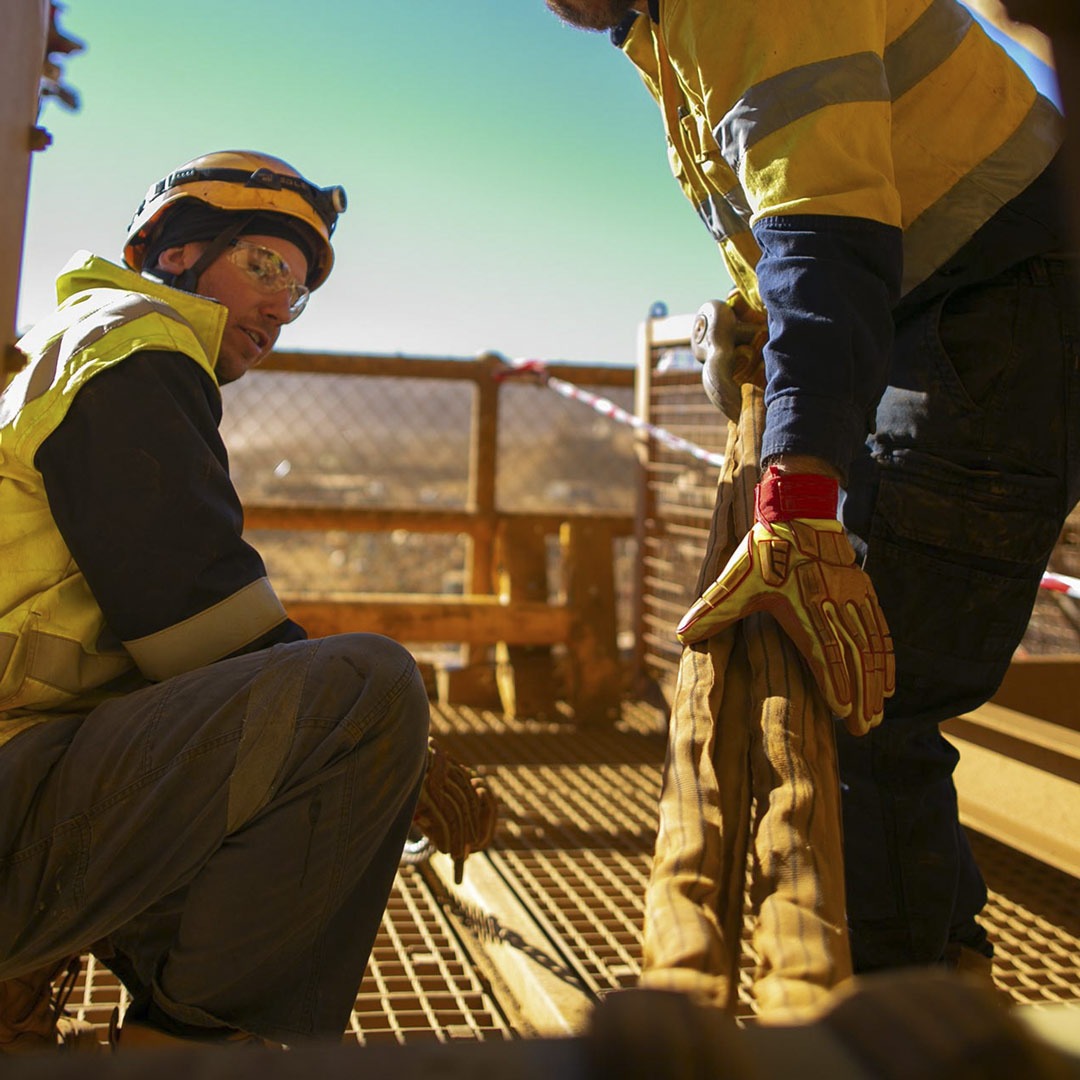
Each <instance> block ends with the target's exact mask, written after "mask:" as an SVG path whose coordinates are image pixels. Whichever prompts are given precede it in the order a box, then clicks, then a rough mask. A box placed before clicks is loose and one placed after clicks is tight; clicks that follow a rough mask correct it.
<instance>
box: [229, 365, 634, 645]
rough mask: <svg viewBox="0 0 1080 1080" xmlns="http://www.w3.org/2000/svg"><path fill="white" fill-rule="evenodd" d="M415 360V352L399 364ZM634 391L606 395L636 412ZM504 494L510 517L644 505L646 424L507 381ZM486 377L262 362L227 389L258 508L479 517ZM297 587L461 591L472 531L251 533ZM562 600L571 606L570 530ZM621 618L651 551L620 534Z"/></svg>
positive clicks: (235, 456) (554, 564)
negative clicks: (476, 454)
mask: <svg viewBox="0 0 1080 1080" xmlns="http://www.w3.org/2000/svg"><path fill="white" fill-rule="evenodd" d="M394 363H401V364H407V363H408V361H406V360H401V361H394V360H389V359H388V361H387V364H388V366H390V365H393V364H394ZM625 377H626V381H627V385H626V386H615V387H604V388H600V389H599V392H600V393H601V394H602V395H603V396H604V397H606V398H607V399H608V400H610V401H611V402H612V403H613V404H615V405H617V406H619V407H621V408H624V409H627V410H629V409H631V408H632V405H633V402H632V397H633V388H632V386H631V385H629V383H630V382H631V373H630V372H626V373H625ZM498 393H499V409H498V429H497V434H496V454H497V468H496V497H495V506H496V508H497V509H498V510H499V511H501V512H511V513H513V512H518V513H544V514H558V513H585V514H588V513H605V514H611V513H616V514H626V515H628V516H629V515H631V514H632V513H633V512H634V506H635V501H636V482H637V481H636V468H637V463H636V458H635V455H634V438H633V434H632V431H631V429H630V428H629V427H628V426H627V425H625V424H619V423H617V422H616V421H614V420H612V419H611V418H609V417H606V416H602V415H600V414H599V413H598V412H596V411H595V410H594V409H592V408H590V407H589V406H588V405H587V404H585V403H583V402H580V401H568V400H567V399H566V398H564V397H561V396H560V395H559V394H557V393H555V392H554V391H552V390H551V389H549V388H547V387H545V386H540V385H536V384H524V383H515V382H513V381H506V382H503V383H500V384H499V388H498ZM476 401H477V384H476V383H475V382H474V381H472V380H471V379H457V378H438V377H433V378H427V377H414V376H409V377H395V376H392V375H382V374H378V375H371V374H356V375H352V374H337V373H325V372H303V371H295V370H293V371H266V370H260V371H253V372H249V373H248V375H246V376H245V378H244V379H243V380H242V381H240V382H238V383H235V384H231V385H230V386H228V387H226V388H225V407H224V419H223V422H222V426H221V430H222V435H223V437H224V439H225V442H226V445H227V447H228V450H229V458H230V466H231V470H232V474H233V479H234V482H235V484H236V487H237V490H238V491H239V493H240V497H241V499H242V500H243V501H244V502H245V503H246V504H248V505H253V504H273V505H306V506H314V507H323V506H325V507H344V508H350V509H353V508H369V509H371V510H373V511H377V510H384V509H397V510H402V509H405V510H420V511H425V510H430V511H464V510H468V509H470V506H469V498H470V467H471V465H472V466H475V462H472V460H471V456H472V454H473V443H474V439H475V432H474V431H473V425H474V423H475V416H474V411H475V406H476ZM247 538H248V539H249V541H250V542H251V543H252V544H253V545H254V546H255V547H256V548H257V549H258V550H259V552H260V553H261V554H262V556H263V559H264V561H265V562H266V566H267V571H268V573H269V575H270V578H271V580H272V581H273V582H274V585H275V587H276V588H277V589H278V590H279V591H280V592H283V593H297V592H304V593H316V594H327V593H331V594H332V593H342V592H368V593H391V594H410V593H415V594H427V595H448V594H449V595H454V594H462V593H465V592H468V591H469V583H468V581H467V574H466V564H467V559H468V552H469V541H468V536H467V535H466V534H465V533H458V534H455V533H447V534H444V533H434V532H420V531H411V530H409V529H405V528H398V529H394V530H393V531H389V532H386V531H383V532H368V531H351V530H345V529H334V530H285V529H252V530H249V532H248V534H247ZM548 554H549V558H548V599H549V600H550V601H551V602H557V601H558V600H559V599H560V589H561V586H562V581H561V560H560V555H559V541H558V536H557V535H551V536H549V538H548ZM615 560H616V592H617V624H618V629H619V632H620V634H621V635H622V637H623V641H624V642H625V641H626V640H627V638H628V636H629V635H630V634H631V633H632V627H631V620H632V614H631V594H632V589H633V580H634V567H635V561H636V547H635V545H634V544H633V542H632V541H630V540H625V539H621V540H619V541H618V542H617V543H616V551H615Z"/></svg>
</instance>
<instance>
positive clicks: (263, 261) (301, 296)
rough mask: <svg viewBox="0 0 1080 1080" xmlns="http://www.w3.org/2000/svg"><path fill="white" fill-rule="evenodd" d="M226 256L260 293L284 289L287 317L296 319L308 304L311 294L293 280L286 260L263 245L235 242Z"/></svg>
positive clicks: (242, 241) (290, 319) (244, 241)
mask: <svg viewBox="0 0 1080 1080" xmlns="http://www.w3.org/2000/svg"><path fill="white" fill-rule="evenodd" d="M225 257H226V258H227V259H228V260H229V262H231V263H232V264H233V266H235V267H236V268H237V269H239V270H243V272H244V273H245V274H247V276H248V277H249V278H250V279H251V281H252V283H253V284H254V285H255V287H256V288H257V289H259V291H260V292H265V293H276V292H281V291H282V290H285V291H286V292H288V294H289V318H288V321H289V322H292V321H293V320H294V319H296V318H298V317H299V315H300V312H302V311H303V310H304V307H305V305H306V304H307V301H308V296H309V295H310V291H309V289H308V287H307V286H306V285H301V284H300V282H299V281H297V280H296V278H295V276H294V275H293V272H292V271H291V270H290V269H289V266H288V264H287V263H286V262H285V260H284V259H283V258H282V257H281V256H280V255H279V254H278V253H277V252H276V251H272V250H271V249H270V248H268V247H263V246H262V244H251V243H248V241H247V240H234V241H233V242H232V246H231V247H230V248H229V250H228V252H226V255H225Z"/></svg>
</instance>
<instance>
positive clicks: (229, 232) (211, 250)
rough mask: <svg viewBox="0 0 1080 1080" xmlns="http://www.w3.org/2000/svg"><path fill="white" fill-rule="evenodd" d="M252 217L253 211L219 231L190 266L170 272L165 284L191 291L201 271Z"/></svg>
mask: <svg viewBox="0 0 1080 1080" xmlns="http://www.w3.org/2000/svg"><path fill="white" fill-rule="evenodd" d="M254 217H255V214H254V213H252V214H248V215H247V216H246V217H242V218H241V219H240V220H239V221H237V222H236V223H235V224H233V225H230V226H229V227H228V228H227V229H226V230H225V231H224V232H222V233H219V234H218V235H217V236H216V237H215V238H214V239H213V240H211V241H210V243H209V244H207V245H206V249H205V250H204V251H203V253H202V254H201V255H200V256H199V257H198V259H196V260H195V262H194V263H193V264H192V265H191V266H189V267H188V268H187V269H186V270H184V271H182V272H181V273H179V274H171V275H170V277H171V278H172V281H169V282H167V284H169V285H171V286H172V287H173V288H174V289H181V290H182V291H183V292H189V293H193V292H194V291H195V286H196V285H198V283H199V278H200V277H202V273H203V271H204V270H205V269H206V268H207V267H208V266H209V265H210V264H211V263H212V262H213V261H214V260H215V259H216V258H217V257H218V256H219V255H220V254H221V253H222V252H223V251H224V250H225V249H226V248H227V247H228V246H229V245H230V244H231V243H232V242H233V241H234V240H235V239H236V238H237V237H238V236H239V235H240V234H241V233H242V232H243V231H244V230H245V229H246V228H247V227H248V225H250V224H251V222H252V220H253V219H254Z"/></svg>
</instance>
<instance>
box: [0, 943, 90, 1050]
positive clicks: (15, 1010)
mask: <svg viewBox="0 0 1080 1080" xmlns="http://www.w3.org/2000/svg"><path fill="white" fill-rule="evenodd" d="M80 962H81V961H80V959H79V957H78V956H69V957H67V958H66V959H64V960H61V961H59V962H58V963H55V964H51V965H49V967H45V968H40V969H39V970H37V971H32V972H29V973H28V974H26V975H20V976H18V977H17V978H15V979H8V980H6V981H5V982H0V1055H5V1054H33V1053H40V1052H42V1051H50V1050H52V1051H55V1050H64V1051H69V1050H70V1051H79V1052H89V1053H97V1052H99V1051H100V1050H101V1044H100V1043H99V1042H98V1040H97V1035H96V1034H95V1033H94V1026H93V1024H89V1023H87V1022H86V1021H85V1020H77V1019H75V1017H73V1016H69V1015H68V1014H67V1013H66V1012H65V1011H64V1007H65V1006H66V1005H67V1002H68V998H69V997H70V996H71V991H72V990H73V989H74V987H75V980H76V979H77V978H78V977H79V965H80ZM54 982H56V985H55V987H54V985H53V983H54Z"/></svg>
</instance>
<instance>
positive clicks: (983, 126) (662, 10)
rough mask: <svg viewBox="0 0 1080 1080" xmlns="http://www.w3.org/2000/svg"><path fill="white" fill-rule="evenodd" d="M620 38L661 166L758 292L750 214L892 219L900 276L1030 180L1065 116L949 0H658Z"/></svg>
mask: <svg viewBox="0 0 1080 1080" xmlns="http://www.w3.org/2000/svg"><path fill="white" fill-rule="evenodd" d="M653 7H654V11H655V10H657V9H658V14H659V19H658V20H656V19H653V18H649V17H646V16H642V17H639V18H638V19H636V20H635V21H634V23H633V25H632V27H631V29H630V31H629V33H628V34H627V35H626V36H625V38H624V39H623V40H622V41H621V42H620V44H621V47H622V48H623V50H624V51H625V53H626V54H627V56H628V57H629V58H630V60H631V61H632V62H633V63H634V65H635V66H636V67H637V68H638V70H639V72H640V74H641V76H642V79H643V81H644V83H645V85H646V87H647V88H648V90H649V92H650V93H651V94H652V95H653V97H654V98H655V99H656V100H657V102H658V104H659V105H660V108H661V112H662V113H663V119H664V127H665V130H666V133H667V142H668V152H669V158H670V163H671V168H672V171H673V172H674V174H675V177H676V179H677V180H678V181H679V183H680V185H681V187H682V189H683V191H684V193H685V194H686V196H687V198H689V200H690V201H691V202H692V203H693V205H694V207H695V208H696V209H697V211H698V214H699V215H700V217H701V218H702V219H703V220H704V222H705V223H706V225H707V226H708V228H709V231H710V232H711V233H712V235H713V236H714V237H715V239H716V240H717V242H718V243H719V245H720V248H721V251H722V252H723V255H724V259H725V262H726V263H727V266H728V268H729V270H730V272H731V275H732V278H733V279H734V281H735V283H736V285H737V286H738V287H739V289H740V290H741V291H742V292H743V293H744V294H745V295H746V297H747V298H748V299H749V300H751V302H752V303H754V304H755V305H756V306H758V307H761V306H762V305H761V300H760V297H759V295H758V290H757V281H756V278H755V275H754V267H755V265H756V264H757V261H758V259H759V257H760V254H761V252H760V249H759V248H758V245H757V243H756V242H755V240H754V237H753V235H752V233H751V226H752V225H753V224H754V223H755V222H756V221H758V220H760V219H762V218H764V217H770V216H785V215H812V214H823V215H838V216H846V217H853V218H863V219H868V220H871V221H876V222H881V223H883V224H887V225H894V226H898V227H899V228H901V229H902V230H903V255H904V270H903V281H902V288H901V291H902V293H907V292H908V291H910V290H911V289H912V288H914V287H915V286H916V285H918V284H919V283H920V282H921V281H923V280H924V279H925V278H926V277H927V276H928V275H929V274H930V273H932V272H933V271H934V270H935V269H936V268H937V267H939V266H941V265H942V264H943V263H944V262H945V261H946V260H947V259H948V258H949V257H950V256H951V255H953V254H954V253H955V252H956V251H958V250H959V249H960V247H961V246H962V245H963V244H964V243H965V242H966V241H967V240H968V239H969V238H970V237H971V236H972V235H973V234H974V233H975V231H976V230H977V229H978V228H979V226H981V225H982V224H984V223H985V222H986V221H987V220H988V219H989V218H990V217H991V216H992V215H993V214H994V213H995V212H996V211H997V210H999V209H1000V208H1001V207H1002V206H1003V205H1004V204H1005V203H1007V202H1008V201H1009V200H1010V199H1011V198H1013V196H1015V195H1017V194H1018V193H1019V192H1021V191H1022V190H1023V189H1024V188H1025V187H1026V186H1027V185H1028V184H1029V183H1031V181H1032V180H1034V179H1035V178H1036V177H1037V176H1038V175H1039V174H1040V173H1041V172H1042V171H1043V169H1044V168H1045V167H1046V166H1047V164H1048V163H1049V162H1050V160H1051V159H1052V158H1053V156H1054V154H1055V152H1056V150H1057V148H1058V147H1059V145H1060V143H1061V137H1062V131H1061V117H1060V115H1059V114H1058V112H1057V110H1056V109H1055V108H1054V107H1053V105H1052V104H1051V103H1050V102H1049V101H1047V100H1046V99H1045V98H1043V97H1041V96H1040V95H1039V94H1038V93H1037V92H1036V90H1035V88H1034V86H1033V85H1032V84H1031V82H1030V81H1029V80H1028V78H1027V76H1026V75H1025V74H1024V72H1023V71H1022V70H1021V69H1020V67H1019V66H1018V65H1016V64H1015V63H1014V62H1013V61H1012V60H1011V59H1010V58H1009V57H1008V56H1007V55H1006V54H1005V53H1004V51H1003V50H1002V49H1001V48H1000V47H999V46H998V45H997V44H995V43H994V42H993V41H992V40H991V39H990V38H989V37H987V35H986V34H985V33H984V32H983V31H982V29H981V27H979V25H978V23H977V22H976V21H975V20H974V19H973V18H972V16H971V14H970V13H969V12H968V11H967V10H966V9H965V8H964V7H963V6H962V5H961V4H959V3H958V2H957V0H836V2H834V3H829V4H806V5H804V4H792V3H790V0H664V2H663V3H661V4H656V3H655V0H654V5H653Z"/></svg>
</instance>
